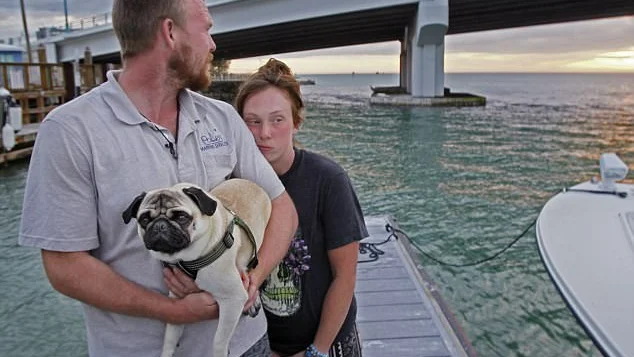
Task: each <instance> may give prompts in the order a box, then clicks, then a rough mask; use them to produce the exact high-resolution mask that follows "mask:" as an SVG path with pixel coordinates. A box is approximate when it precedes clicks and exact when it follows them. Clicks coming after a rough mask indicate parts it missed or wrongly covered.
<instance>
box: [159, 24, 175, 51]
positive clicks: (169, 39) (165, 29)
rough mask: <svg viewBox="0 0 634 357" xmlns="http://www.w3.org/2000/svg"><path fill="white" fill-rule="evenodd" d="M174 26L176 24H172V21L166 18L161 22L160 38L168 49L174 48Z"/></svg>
mask: <svg viewBox="0 0 634 357" xmlns="http://www.w3.org/2000/svg"><path fill="white" fill-rule="evenodd" d="M175 26H176V24H175V23H174V20H172V19H170V18H166V19H163V20H162V21H161V28H160V37H161V39H162V40H163V42H165V45H166V46H167V47H169V48H175V47H176V44H175V41H174V34H173V32H174V27H175Z"/></svg>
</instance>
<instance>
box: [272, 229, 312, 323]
mask: <svg viewBox="0 0 634 357" xmlns="http://www.w3.org/2000/svg"><path fill="white" fill-rule="evenodd" d="M309 262H310V255H309V254H308V247H307V246H306V243H305V242H304V240H303V239H302V232H301V229H300V228H298V229H297V233H296V234H295V238H294V239H293V242H292V243H291V246H290V247H289V249H288V253H286V256H285V257H284V259H283V260H282V262H281V263H280V264H279V265H278V266H277V267H276V268H275V269H273V271H272V272H271V275H269V277H268V278H267V279H266V281H264V283H263V284H262V288H261V289H260V298H261V300H262V306H264V308H265V309H266V310H267V311H268V312H270V313H272V314H274V315H277V316H282V317H284V316H291V315H293V314H294V313H296V312H297V311H298V310H299V308H300V307H301V304H302V275H303V274H304V272H305V271H306V270H308V269H310V265H309Z"/></svg>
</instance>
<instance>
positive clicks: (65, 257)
mask: <svg viewBox="0 0 634 357" xmlns="http://www.w3.org/2000/svg"><path fill="white" fill-rule="evenodd" d="M42 262H43V264H44V269H45V271H46V275H47V276H48V279H49V281H50V283H51V285H52V286H53V288H54V289H55V290H57V291H59V292H60V293H62V294H64V295H66V296H69V297H71V298H73V299H76V300H79V301H82V302H84V303H86V304H89V305H92V306H95V307H97V308H99V309H102V310H107V311H112V312H115V313H119V314H125V315H131V316H138V317H147V318H152V319H157V320H161V321H164V322H168V323H174V324H184V323H192V322H198V321H202V320H207V319H215V318H218V305H217V304H216V301H215V300H214V299H213V297H212V296H211V295H210V294H208V293H196V294H190V295H187V296H186V297H185V298H183V299H171V298H169V297H167V296H165V295H163V294H161V293H159V292H156V291H152V290H149V289H146V288H144V287H142V286H140V285H138V284H136V283H134V282H132V281H130V280H128V279H126V278H124V277H122V276H121V275H119V274H117V273H116V272H115V271H114V270H112V269H111V268H110V267H109V266H107V265H106V264H104V263H103V262H101V261H99V260H98V259H96V258H94V257H93V256H91V255H90V254H88V252H56V251H49V250H42Z"/></svg>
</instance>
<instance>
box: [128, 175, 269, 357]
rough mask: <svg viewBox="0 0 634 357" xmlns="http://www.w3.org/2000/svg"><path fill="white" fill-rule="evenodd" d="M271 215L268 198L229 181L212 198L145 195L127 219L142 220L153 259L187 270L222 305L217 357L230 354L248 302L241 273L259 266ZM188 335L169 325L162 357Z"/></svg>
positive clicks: (185, 189)
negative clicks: (230, 344) (231, 341)
mask: <svg viewBox="0 0 634 357" xmlns="http://www.w3.org/2000/svg"><path fill="white" fill-rule="evenodd" d="M270 214H271V200H270V199H269V196H268V195H267V193H266V192H265V191H264V190H263V189H262V188H261V187H260V186H258V185H257V184H255V183H253V182H251V181H248V180H243V179H231V180H227V181H224V182H223V183H221V184H219V185H218V186H216V187H215V188H214V189H212V190H211V191H210V192H209V193H207V192H205V191H204V190H202V189H201V188H200V187H198V186H196V185H192V184H187V183H180V184H176V185H174V186H172V187H169V188H163V189H157V190H153V191H150V192H148V193H147V194H146V193H142V194H140V195H139V196H137V197H136V198H135V199H134V200H133V201H132V203H131V204H130V206H129V207H128V208H127V209H126V210H125V211H124V212H123V214H122V217H123V221H124V222H125V223H126V224H127V223H129V222H130V221H131V220H132V218H136V221H137V228H138V234H139V237H140V238H141V239H142V240H143V243H144V244H145V247H146V248H147V249H148V250H149V251H150V254H152V256H154V257H156V258H157V259H159V260H161V261H163V262H164V263H166V264H171V265H177V266H179V267H181V268H182V269H183V270H185V272H187V273H189V274H190V276H192V277H195V281H196V283H197V284H198V286H199V287H200V288H201V289H202V290H205V291H208V292H210V293H211V294H212V295H213V296H214V298H215V299H216V301H217V302H218V307H219V309H220V316H219V320H218V328H217V330H216V334H215V337H214V342H213V356H215V357H219V356H227V355H228V353H229V342H230V340H231V337H232V335H233V333H234V331H235V329H236V326H237V325H238V320H239V319H240V316H241V315H242V310H243V309H244V304H245V303H246V301H247V299H248V294H247V292H246V290H245V289H244V286H243V283H242V280H241V278H240V271H246V270H247V269H248V268H253V267H254V265H255V264H257V249H259V248H260V246H261V245H262V238H263V236H264V230H265V228H266V225H267V223H268V220H269V216H270ZM236 217H237V218H236ZM245 227H246V228H245ZM249 231H250V232H251V233H249ZM236 267H238V269H236ZM170 295H171V294H170ZM252 312H253V311H251V313H252ZM183 330H184V326H183V325H173V324H167V327H166V329H165V337H164V340H163V351H162V353H161V356H162V357H171V356H173V354H174V351H175V349H176V345H177V344H178V341H179V339H180V337H181V336H182V334H183Z"/></svg>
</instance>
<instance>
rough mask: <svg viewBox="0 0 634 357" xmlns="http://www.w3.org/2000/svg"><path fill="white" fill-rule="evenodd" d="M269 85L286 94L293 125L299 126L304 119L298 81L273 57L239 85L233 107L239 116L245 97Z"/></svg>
mask: <svg viewBox="0 0 634 357" xmlns="http://www.w3.org/2000/svg"><path fill="white" fill-rule="evenodd" d="M269 87H275V88H278V89H280V90H282V91H284V92H285V93H286V94H288V98H289V100H290V102H291V111H292V113H293V126H294V127H295V128H299V126H300V125H301V124H302V122H303V121H304V101H303V100H302V94H301V92H300V90H299V82H297V79H295V75H294V74H293V72H292V71H291V69H290V68H289V67H288V66H287V65H286V64H285V63H284V62H282V61H279V60H276V59H275V58H271V59H269V60H268V62H266V64H265V65H263V66H262V67H260V68H258V71H257V72H255V73H253V74H252V75H250V76H249V78H247V80H246V81H245V82H244V83H242V85H241V86H240V89H239V90H238V95H236V99H235V107H236V109H237V110H238V113H239V114H240V116H243V114H244V113H243V111H244V103H245V102H246V101H247V99H248V98H249V97H250V96H252V95H254V94H256V93H259V92H261V91H263V90H265V89H267V88H269Z"/></svg>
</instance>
